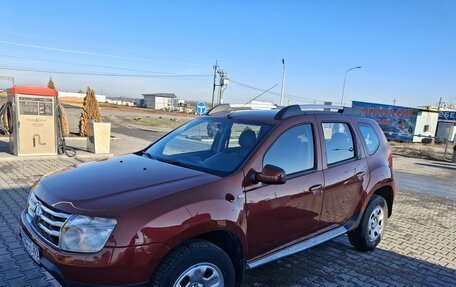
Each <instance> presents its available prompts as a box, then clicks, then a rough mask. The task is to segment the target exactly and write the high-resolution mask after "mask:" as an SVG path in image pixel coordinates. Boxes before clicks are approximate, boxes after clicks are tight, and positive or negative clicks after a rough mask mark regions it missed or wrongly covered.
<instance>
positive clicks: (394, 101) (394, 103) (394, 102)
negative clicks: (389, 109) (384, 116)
mask: <svg viewBox="0 0 456 287" xmlns="http://www.w3.org/2000/svg"><path fill="white" fill-rule="evenodd" d="M395 105H396V98H394V100H393V106H395Z"/></svg>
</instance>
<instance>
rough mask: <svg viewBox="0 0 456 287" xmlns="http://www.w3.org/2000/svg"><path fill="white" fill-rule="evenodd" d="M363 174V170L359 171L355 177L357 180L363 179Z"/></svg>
mask: <svg viewBox="0 0 456 287" xmlns="http://www.w3.org/2000/svg"><path fill="white" fill-rule="evenodd" d="M364 175H366V173H365V172H364V171H360V172H358V173H357V174H356V177H357V178H358V179H359V180H363V179H364Z"/></svg>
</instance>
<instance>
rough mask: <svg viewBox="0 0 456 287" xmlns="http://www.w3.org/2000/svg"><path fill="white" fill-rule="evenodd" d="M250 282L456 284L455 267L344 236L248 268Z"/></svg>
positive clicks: (247, 283) (245, 283) (246, 280)
mask: <svg viewBox="0 0 456 287" xmlns="http://www.w3.org/2000/svg"><path fill="white" fill-rule="evenodd" d="M247 286H256V287H262V286H275V287H281V286H283V287H285V286H456V270H454V269H450V268H447V267H443V266H440V265H437V264H433V263H430V262H426V261H423V260H420V259H416V258H413V257H409V256H406V255H402V254H398V253H395V252H391V251H388V250H385V249H382V248H381V245H380V247H378V248H377V249H375V250H373V251H370V252H359V251H357V250H355V249H354V248H353V247H352V246H351V245H350V243H349V242H348V239H347V236H342V237H339V238H337V239H334V240H332V241H329V242H327V243H324V244H322V245H319V246H316V247H314V248H312V249H309V250H306V251H303V252H301V253H298V254H295V255H292V256H289V257H286V258H283V259H280V260H278V261H276V262H272V263H269V264H266V265H264V266H261V267H259V268H257V269H254V270H249V271H247V272H246V275H245V277H244V281H243V284H242V287H247Z"/></svg>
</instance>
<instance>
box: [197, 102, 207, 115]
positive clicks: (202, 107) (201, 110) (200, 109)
mask: <svg viewBox="0 0 456 287" xmlns="http://www.w3.org/2000/svg"><path fill="white" fill-rule="evenodd" d="M196 112H197V113H198V115H200V116H202V115H204V114H205V113H206V104H205V103H203V102H199V103H198V104H197V105H196Z"/></svg>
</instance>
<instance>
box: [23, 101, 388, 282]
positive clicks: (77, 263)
mask: <svg viewBox="0 0 456 287" xmlns="http://www.w3.org/2000/svg"><path fill="white" fill-rule="evenodd" d="M226 108H227V107H216V108H215V109H213V110H212V111H211V112H210V113H209V114H208V115H206V116H203V117H200V118H198V119H195V120H193V121H191V122H189V123H186V124H184V125H183V126H181V127H179V128H177V129H176V130H174V131H172V132H170V133H169V134H167V135H166V136H164V137H163V138H161V139H160V140H158V141H157V142H155V143H153V144H151V145H150V146H149V147H147V148H145V149H144V150H142V151H139V152H137V153H133V154H129V155H124V156H120V157H114V158H111V159H109V160H102V161H98V162H92V163H83V164H80V165H78V166H74V167H70V168H67V169H64V170H60V171H57V172H55V173H53V174H50V175H47V176H45V177H43V178H42V179H41V180H39V181H38V182H37V183H36V184H34V185H33V187H32V190H31V192H30V196H29V198H28V206H27V208H26V209H25V210H24V212H23V213H22V215H21V236H22V240H23V242H24V246H25V248H26V250H27V251H28V253H29V254H30V255H31V257H32V258H33V259H34V260H35V261H36V262H37V263H38V264H40V265H41V266H43V267H44V268H46V269H47V270H48V271H49V272H50V273H51V274H52V275H53V276H54V277H55V278H57V280H58V281H60V282H61V283H62V284H64V285H78V286H79V285H90V286H93V285H128V286H132V285H148V286H160V287H162V286H163V287H169V286H173V287H179V286H192V287H194V286H228V287H231V286H239V285H240V283H241V281H242V277H243V273H244V271H245V270H246V269H252V268H256V267H258V266H261V265H263V264H265V263H268V262H271V261H273V260H277V259H279V258H282V257H285V256H288V255H291V254H294V253H296V252H300V251H302V250H305V249H307V248H310V247H312V246H315V245H317V244H320V243H322V242H325V241H328V240H331V239H333V238H335V237H337V236H341V235H344V234H348V239H349V241H350V242H351V243H352V244H353V246H355V247H356V248H357V249H358V250H360V251H368V250H372V249H374V248H375V247H376V246H377V245H378V244H379V242H380V240H381V239H382V235H383V233H384V231H385V228H386V225H387V221H388V218H389V217H390V216H391V212H392V207H393V200H394V195H395V187H394V179H393V173H392V157H391V150H390V147H389V144H388V142H387V140H386V138H385V136H384V134H383V132H382V130H381V129H380V127H379V126H378V124H377V123H376V122H375V121H373V120H370V119H367V118H364V117H363V116H361V115H359V114H358V112H356V111H354V110H352V109H350V108H344V109H338V110H336V111H335V112H334V111H325V110H322V111H313V110H312V111H311V110H306V109H304V108H305V107H301V106H298V105H295V106H288V107H285V108H282V109H280V110H266V111H265V110H263V111H259V110H257V111H254V110H247V111H230V110H227V109H226ZM208 126H211V127H212V126H216V127H217V129H213V131H215V132H216V133H215V134H214V135H213V137H208V134H207V132H208V128H207V127H208ZM309 264H311V263H310V262H309ZM270 276H274V274H271V275H270Z"/></svg>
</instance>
